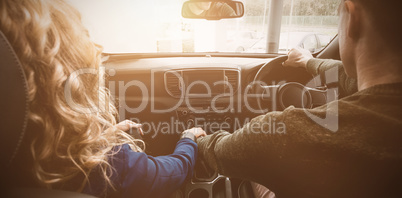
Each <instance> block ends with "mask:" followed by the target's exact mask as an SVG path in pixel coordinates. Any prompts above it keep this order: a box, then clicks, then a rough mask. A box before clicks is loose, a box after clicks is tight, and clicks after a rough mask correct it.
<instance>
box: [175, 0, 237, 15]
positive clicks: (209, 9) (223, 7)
mask: <svg viewBox="0 0 402 198" xmlns="http://www.w3.org/2000/svg"><path fill="white" fill-rule="evenodd" d="M181 15H182V16H183V17H184V18H190V19H207V20H220V19H227V18H239V17H242V16H243V15H244V5H243V3H242V2H239V1H211V0H190V1H186V2H184V3H183V7H182V10H181Z"/></svg>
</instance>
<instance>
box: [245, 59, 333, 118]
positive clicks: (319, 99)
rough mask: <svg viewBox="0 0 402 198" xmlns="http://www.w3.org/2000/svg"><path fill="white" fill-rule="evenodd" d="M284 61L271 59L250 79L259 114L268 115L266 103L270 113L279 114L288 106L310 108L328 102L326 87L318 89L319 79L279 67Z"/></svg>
mask: <svg viewBox="0 0 402 198" xmlns="http://www.w3.org/2000/svg"><path fill="white" fill-rule="evenodd" d="M287 59H288V56H287V55H284V56H279V57H276V58H274V59H272V60H271V61H269V62H267V63H266V64H264V65H263V66H262V67H261V68H260V69H259V70H258V72H257V74H256V75H255V77H254V80H253V83H252V86H253V87H252V90H253V92H254V94H256V95H257V97H256V102H257V105H258V108H259V109H260V110H261V111H262V112H261V113H266V112H267V111H270V109H269V108H268V107H269V106H270V105H268V103H271V108H272V110H283V109H285V108H287V107H289V106H295V107H297V108H313V107H317V106H321V105H323V104H326V103H327V102H328V100H329V99H330V100H332V98H333V96H332V95H331V96H329V95H328V92H327V89H326V87H325V86H318V85H321V83H320V78H314V76H313V75H312V74H310V73H308V72H307V71H306V70H305V69H303V68H295V67H284V66H282V63H283V62H284V61H286V60H287ZM268 80H269V82H267V81H268ZM306 85H307V86H306Z"/></svg>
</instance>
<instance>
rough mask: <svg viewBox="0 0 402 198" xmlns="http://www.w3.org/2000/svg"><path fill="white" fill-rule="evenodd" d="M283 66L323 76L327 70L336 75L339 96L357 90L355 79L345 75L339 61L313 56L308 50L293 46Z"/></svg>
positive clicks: (341, 96) (350, 93)
mask: <svg viewBox="0 0 402 198" xmlns="http://www.w3.org/2000/svg"><path fill="white" fill-rule="evenodd" d="M283 66H289V67H302V68H305V69H306V70H307V71H308V72H309V73H311V74H312V75H321V76H325V73H326V72H327V71H328V74H330V75H338V80H337V82H338V83H337V84H336V85H338V91H339V98H343V97H345V96H348V95H352V94H354V93H356V92H357V80H356V79H354V78H350V77H348V76H347V75H346V73H345V70H344V69H343V64H342V62H341V61H338V60H331V59H318V58H314V57H313V56H312V55H311V53H310V52H309V51H308V50H305V49H302V48H294V49H291V50H290V51H289V54H288V60H286V61H285V62H284V63H283ZM330 70H331V71H330ZM334 72H335V73H334ZM327 81H328V80H327ZM324 83H328V82H324ZM330 84H331V83H330Z"/></svg>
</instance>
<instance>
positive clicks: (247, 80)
mask: <svg viewBox="0 0 402 198" xmlns="http://www.w3.org/2000/svg"><path fill="white" fill-rule="evenodd" d="M272 60H274V58H250V57H249V58H247V57H246V58H234V57H211V56H204V57H165V58H139V59H136V58H124V59H116V58H113V57H112V58H110V59H109V60H107V61H105V63H104V67H105V72H106V76H107V81H106V87H108V88H109V89H110V90H111V93H112V95H114V96H115V97H116V103H117V104H118V105H117V106H118V113H119V120H124V119H130V120H133V121H134V122H137V123H141V124H142V125H143V127H142V128H143V130H144V133H145V136H144V139H145V140H146V141H145V142H146V143H147V144H148V145H147V150H146V152H147V153H149V154H152V155H166V154H169V153H171V152H173V150H174V146H175V143H174V142H176V141H177V140H178V138H179V134H180V133H181V132H182V131H184V130H185V129H188V128H192V127H195V126H197V127H201V128H203V129H204V130H205V131H206V132H207V133H213V132H216V131H219V130H226V131H229V132H233V131H235V130H236V129H239V128H241V127H242V126H243V125H244V124H246V123H247V122H249V121H250V120H251V119H252V118H254V117H256V116H257V115H260V114H263V113H266V112H268V111H274V110H277V105H276V104H272V105H271V104H270V105H268V107H267V108H264V110H262V108H261V106H259V104H258V103H257V100H256V99H255V98H256V97H258V96H259V95H258V94H255V93H253V91H254V90H253V83H254V80H255V79H254V78H255V75H256V74H257V72H258V71H259V70H260V68H261V67H263V66H267V67H269V68H268V70H269V72H268V73H267V74H264V78H263V81H264V83H265V85H267V86H270V85H278V84H280V83H282V82H289V81H298V82H301V83H305V82H306V81H307V80H308V78H310V77H311V76H310V77H309V76H308V75H306V74H305V73H306V72H305V71H299V70H294V69H290V70H289V69H288V70H289V71H287V70H286V69H285V70H284V68H283V67H282V66H281V65H279V66H278V65H272V66H271V65H267V64H268V63H271V62H272ZM256 95H257V96H256ZM267 103H269V102H267Z"/></svg>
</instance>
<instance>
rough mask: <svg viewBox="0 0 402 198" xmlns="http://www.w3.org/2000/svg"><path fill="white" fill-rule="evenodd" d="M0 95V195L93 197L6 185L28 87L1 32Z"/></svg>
mask: <svg viewBox="0 0 402 198" xmlns="http://www.w3.org/2000/svg"><path fill="white" fill-rule="evenodd" d="M0 98H1V99H0V151H1V154H0V160H1V161H0V180H1V183H0V197H5V196H6V197H30V198H32V197H45V198H46V197H63V198H72V197H74V198H91V197H92V198H93V196H89V195H85V194H80V193H74V192H67V191H59V190H49V189H39V188H37V189H27V188H14V187H13V186H9V185H8V181H9V180H10V179H11V178H9V177H12V175H9V174H8V173H9V171H10V170H11V165H12V162H13V160H14V159H15V157H16V155H17V153H18V152H19V150H20V148H21V144H22V142H23V139H24V136H25V133H26V128H27V124H28V117H27V116H28V87H27V81H26V77H25V74H24V70H23V68H22V65H21V63H20V61H19V59H18V57H17V55H16V54H15V52H14V50H13V48H12V46H11V45H10V43H9V42H8V40H7V38H6V37H5V35H4V34H3V32H1V31H0ZM2 195H5V196H2Z"/></svg>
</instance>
